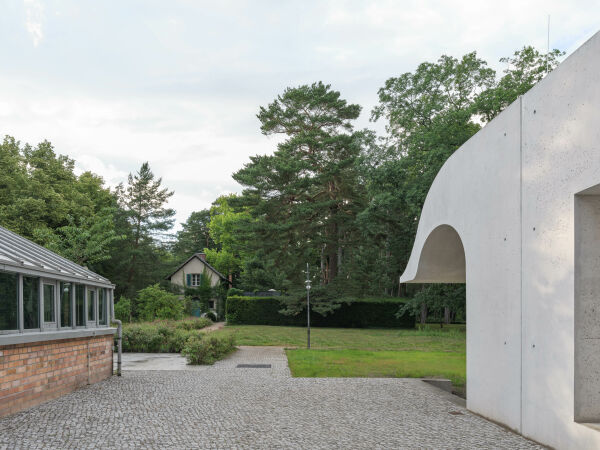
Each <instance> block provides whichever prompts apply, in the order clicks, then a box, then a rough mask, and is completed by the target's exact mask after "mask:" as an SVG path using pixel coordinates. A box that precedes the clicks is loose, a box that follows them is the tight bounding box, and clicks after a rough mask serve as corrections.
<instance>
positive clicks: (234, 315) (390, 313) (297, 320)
mask: <svg viewBox="0 0 600 450" xmlns="http://www.w3.org/2000/svg"><path fill="white" fill-rule="evenodd" d="M406 301H407V300H406V299H402V298H391V297H390V298H373V299H360V300H354V299H345V300H344V299H341V300H339V301H338V302H339V305H340V306H339V308H338V309H336V310H334V311H333V312H331V313H329V314H328V315H326V316H323V315H321V314H319V313H317V312H315V311H313V310H312V307H311V316H310V321H311V325H313V326H316V327H339V328H366V327H381V328H414V326H415V319H414V317H412V316H411V315H410V314H409V313H406V314H402V315H401V316H400V317H396V313H397V312H398V309H399V307H400V306H401V305H403V304H404V303H406ZM285 306H286V305H285V303H284V302H283V300H282V298H278V297H239V296H236V297H229V298H228V299H227V314H226V318H227V323H229V324H240V325H241V324H244V325H297V326H306V308H305V309H304V311H300V313H298V314H295V315H284V314H282V313H281V312H280V311H282V310H283V309H284V308H285Z"/></svg>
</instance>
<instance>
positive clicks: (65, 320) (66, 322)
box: [60, 282, 73, 327]
mask: <svg viewBox="0 0 600 450" xmlns="http://www.w3.org/2000/svg"><path fill="white" fill-rule="evenodd" d="M72 292H73V284H72V283H63V282H61V283H60V326H61V327H71V326H73V314H72V313H71V296H72Z"/></svg>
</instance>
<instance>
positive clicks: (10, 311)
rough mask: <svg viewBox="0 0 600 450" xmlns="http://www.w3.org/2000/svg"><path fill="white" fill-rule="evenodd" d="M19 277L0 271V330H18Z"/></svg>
mask: <svg viewBox="0 0 600 450" xmlns="http://www.w3.org/2000/svg"><path fill="white" fill-rule="evenodd" d="M18 281H19V278H18V276H17V275H15V274H12V273H3V272H0V330H18V329H19V323H18V314H17V311H18V309H19V299H18V295H17V285H18Z"/></svg>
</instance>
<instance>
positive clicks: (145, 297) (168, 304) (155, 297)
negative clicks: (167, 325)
mask: <svg viewBox="0 0 600 450" xmlns="http://www.w3.org/2000/svg"><path fill="white" fill-rule="evenodd" d="M137 304H138V307H139V309H140V318H141V319H143V320H154V319H173V320H178V319H181V318H183V310H184V302H183V301H182V300H181V299H180V298H179V296H178V295H176V294H172V293H170V292H167V291H165V290H163V289H161V288H160V287H159V286H158V284H154V285H152V286H148V287H147V288H144V289H142V290H141V291H139V292H138V297H137Z"/></svg>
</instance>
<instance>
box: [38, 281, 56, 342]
mask: <svg viewBox="0 0 600 450" xmlns="http://www.w3.org/2000/svg"><path fill="white" fill-rule="evenodd" d="M56 284H57V280H53V279H50V278H41V277H40V298H41V308H40V316H41V319H42V320H41V322H40V324H41V327H42V331H45V330H56V329H58V328H60V315H59V314H58V308H57V298H56V297H57V295H56V294H57V290H58V289H57V287H56ZM44 286H52V288H53V289H52V292H53V293H54V299H53V300H54V301H53V302H52V303H54V321H52V322H46V318H45V314H44V312H45V305H46V298H45V293H44Z"/></svg>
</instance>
